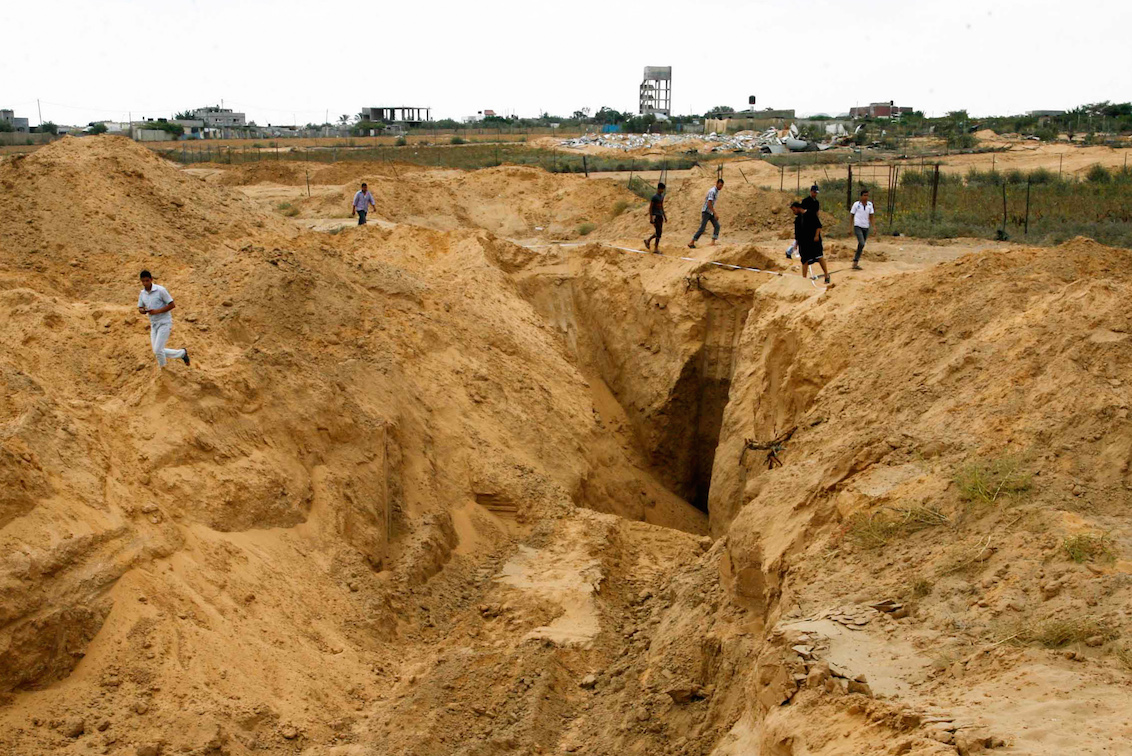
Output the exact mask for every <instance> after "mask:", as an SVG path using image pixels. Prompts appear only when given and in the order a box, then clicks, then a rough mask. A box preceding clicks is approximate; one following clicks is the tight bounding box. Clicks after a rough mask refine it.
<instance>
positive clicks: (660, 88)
mask: <svg viewBox="0 0 1132 756" xmlns="http://www.w3.org/2000/svg"><path fill="white" fill-rule="evenodd" d="M640 94H641V97H640V104H641V107H640V111H641V115H655V116H664V117H665V118H668V117H669V116H671V115H672V66H645V76H644V80H643V81H642V82H641V92H640Z"/></svg>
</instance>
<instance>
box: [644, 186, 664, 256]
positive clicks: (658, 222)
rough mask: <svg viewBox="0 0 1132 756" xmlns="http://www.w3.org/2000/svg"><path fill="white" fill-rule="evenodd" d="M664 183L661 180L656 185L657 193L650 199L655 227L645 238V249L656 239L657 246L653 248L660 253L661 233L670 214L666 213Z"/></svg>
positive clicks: (651, 221)
mask: <svg viewBox="0 0 1132 756" xmlns="http://www.w3.org/2000/svg"><path fill="white" fill-rule="evenodd" d="M664 190H665V186H664V183H663V182H661V183H659V184H657V185H656V194H654V195H653V196H652V199H651V200H649V222H650V223H652V227H653V228H654V229H655V233H653V235H652V236H650V237H649V238H647V239H645V249H646V250H647V249H648V248H649V242H651V241H652V240H653V239H656V248H655V249H654V250H653V251H654V252H656V253H657V254H658V255H659V254H660V234H661V232H662V231H664V222H665V221H666V220H668V216H667V215H665V214H664Z"/></svg>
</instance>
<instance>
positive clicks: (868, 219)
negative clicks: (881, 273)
mask: <svg viewBox="0 0 1132 756" xmlns="http://www.w3.org/2000/svg"><path fill="white" fill-rule="evenodd" d="M849 214H850V215H852V216H853V234H854V235H855V236H856V237H857V254H856V255H854V256H853V270H860V269H861V253H862V252H864V251H865V242H866V241H868V239H869V228H870V227H872V220H873V214H874V213H873V203H872V202H869V190H868V189H862V190H861V199H859V200H857V201H856V202H854V203H853V207H851V208H849Z"/></svg>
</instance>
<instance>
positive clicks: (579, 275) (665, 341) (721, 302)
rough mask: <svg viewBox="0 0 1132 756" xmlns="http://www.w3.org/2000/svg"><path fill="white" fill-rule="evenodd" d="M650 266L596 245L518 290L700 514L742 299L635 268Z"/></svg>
mask: <svg viewBox="0 0 1132 756" xmlns="http://www.w3.org/2000/svg"><path fill="white" fill-rule="evenodd" d="M614 254H616V253H614ZM653 262H654V261H651V260H644V261H637V260H633V259H632V257H631V256H629V257H628V258H625V259H617V258H616V257H612V258H611V257H610V250H609V249H608V248H602V247H598V246H596V245H595V246H594V247H593V248H592V249H590V250H589V254H588V255H587V254H582V255H580V256H577V257H574V258H567V259H566V260H564V261H562V262H560V263H558V264H554V265H551V266H549V267H548V268H535V269H534V271H533V272H531V273H528V274H527V275H526V276H525V277H524V278H522V279H521V281H522V283H521V289H522V291H523V293H524V296H526V297H527V299H528V300H529V301H531V302H532V304H534V306H535V308H536V309H537V310H539V311H540V313H542V314H543V315H544V316H545V317H546V318H547V319H548V320H549V321H551V322H552V323H553V324H554V326H555V327H556V328H557V329H558V330H559V331H560V332H561V333H562V335H563V337H564V338H565V340H566V342H567V344H568V345H569V348H570V350H571V353H572V356H573V358H574V359H575V360H576V362H577V364H578V365H579V367H580V368H581V369H582V370H583V372H585V373H587V374H588V375H590V376H591V378H592V380H595V381H600V382H601V383H602V384H603V385H604V387H607V388H608V389H609V391H610V392H611V393H612V395H613V396H614V397H615V398H616V400H617V402H618V403H619V404H620V406H621V408H622V409H623V410H624V411H625V413H626V415H627V416H628V417H629V419H630V423H631V425H632V429H633V433H634V436H635V437H636V438H637V440H638V442H639V443H640V445H641V447H642V448H643V449H644V451H645V454H646V456H647V458H648V460H649V462H650V463H651V467H652V472H653V473H654V474H656V475H657V476H658V477H659V478H660V479H662V480H663V481H665V483H666V484H667V485H668V486H669V487H670V488H671V489H672V490H673V491H674V492H676V493H677V494H678V495H679V496H681V497H682V498H683V499H685V500H686V501H688V502H690V503H691V504H693V505H694V506H695V507H697V508H698V509H700V510H701V511H703V512H705V513H706V512H708V501H709V492H710V489H711V479H712V468H713V464H714V461H715V450H716V446H717V445H718V443H719V434H720V429H721V428H722V423H723V415H724V410H725V408H726V406H727V401H728V394H729V391H730V386H731V377H732V372H733V371H734V368H735V350H736V346H737V344H738V339H739V335H740V334H741V333H742V330H743V326H744V324H745V322H746V319H747V315H748V313H749V311H750V307H751V300H750V295H749V294H735V295H731V296H727V295H723V296H721V295H719V294H716V293H712V292H710V291H708V290H705V289H701V288H696V287H693V286H689V285H687V282H686V281H679V280H677V282H676V285H675V287H674V286H673V285H672V282H671V281H663V282H661V280H660V279H657V280H653V279H651V278H650V276H649V274H648V271H647V268H646V269H644V271H643V272H644V275H642V268H641V267H640V266H641V265H649V264H651V263H653Z"/></svg>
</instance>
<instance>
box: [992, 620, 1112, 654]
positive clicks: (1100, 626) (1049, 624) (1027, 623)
mask: <svg viewBox="0 0 1132 756" xmlns="http://www.w3.org/2000/svg"><path fill="white" fill-rule="evenodd" d="M1005 636H1006V637H1004V638H1003V639H1002V640H1001V641H999V642H1000V643H1002V642H1006V641H1012V642H1015V643H1019V644H1029V643H1037V644H1040V645H1042V646H1045V647H1046V648H1062V647H1064V646H1068V645H1070V644H1074V643H1084V642H1085V641H1086V640H1088V639H1090V638H1098V637H1099V638H1101V639H1102V640H1103V641H1110V640H1113V639H1115V638H1116V637H1117V632H1116V629H1115V628H1114V627H1113V626H1112V625H1110V624H1108V623H1106V622H1104V621H1102V620H1099V619H1097V618H1096V617H1089V616H1085V617H1054V618H1052V619H1048V620H1044V621H1042V622H1035V621H1033V620H1023V621H1021V622H1019V623H1018V624H1017V625H1015V626H1013V627H1012V628H1011V631H1010V632H1009V633H1006V634H1005Z"/></svg>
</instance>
